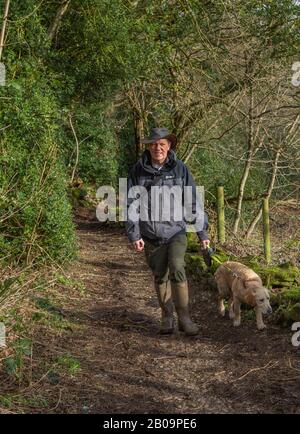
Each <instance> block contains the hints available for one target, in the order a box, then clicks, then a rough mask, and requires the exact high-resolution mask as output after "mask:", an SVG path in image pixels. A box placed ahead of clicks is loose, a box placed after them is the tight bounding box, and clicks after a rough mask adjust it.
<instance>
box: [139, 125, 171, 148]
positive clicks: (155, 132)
mask: <svg viewBox="0 0 300 434" xmlns="http://www.w3.org/2000/svg"><path fill="white" fill-rule="evenodd" d="M160 139H167V140H170V142H171V148H172V149H175V147H176V143H177V137H176V136H175V134H172V133H169V130H168V129H167V128H152V130H151V133H150V136H149V137H146V138H145V139H143V140H142V143H144V144H145V145H147V144H150V143H155V142H156V141H157V140H160Z"/></svg>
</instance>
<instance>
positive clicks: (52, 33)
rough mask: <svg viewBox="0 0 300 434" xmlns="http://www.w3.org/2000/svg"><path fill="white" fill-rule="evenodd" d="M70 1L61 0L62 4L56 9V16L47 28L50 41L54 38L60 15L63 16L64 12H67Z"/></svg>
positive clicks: (60, 18)
mask: <svg viewBox="0 0 300 434" xmlns="http://www.w3.org/2000/svg"><path fill="white" fill-rule="evenodd" d="M70 2H71V0H64V1H63V2H62V4H61V5H60V7H59V8H58V11H57V13H56V16H55V18H54V21H53V23H52V24H51V26H50V27H49V29H48V36H49V39H50V40H51V41H52V40H53V39H54V37H55V35H56V32H57V30H58V27H59V24H60V22H61V20H62V17H63V16H64V14H65V13H66V12H67V9H68V7H69V5H70Z"/></svg>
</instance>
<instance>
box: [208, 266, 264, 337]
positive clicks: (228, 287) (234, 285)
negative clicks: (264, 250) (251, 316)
mask: <svg viewBox="0 0 300 434" xmlns="http://www.w3.org/2000/svg"><path fill="white" fill-rule="evenodd" d="M215 280H216V282H217V287H218V292H219V296H218V309H219V313H220V315H222V316H224V315H225V306H224V299H225V298H228V299H229V317H230V319H233V325H234V326H235V327H237V326H239V325H240V324H241V303H245V304H248V305H250V306H252V307H255V310H256V324H257V328H258V330H263V329H265V328H266V326H265V324H264V322H263V318H262V315H263V314H265V315H270V314H271V313H272V308H271V306H270V296H269V292H268V290H267V289H266V288H264V286H263V284H262V281H261V278H260V277H259V276H258V274H256V273H255V272H254V271H253V270H251V268H249V267H246V265H243V264H241V263H239V262H233V261H228V262H224V264H222V265H220V266H219V267H218V269H217V271H216V273H215Z"/></svg>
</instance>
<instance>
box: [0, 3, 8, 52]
mask: <svg viewBox="0 0 300 434" xmlns="http://www.w3.org/2000/svg"><path fill="white" fill-rule="evenodd" d="M9 3H10V0H6V2H5V5H4V15H3V23H2V28H1V35H0V60H1V58H2V52H3V47H4V38H5V29H6V24H7V18H8V11H9Z"/></svg>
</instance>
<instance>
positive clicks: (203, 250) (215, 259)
mask: <svg viewBox="0 0 300 434" xmlns="http://www.w3.org/2000/svg"><path fill="white" fill-rule="evenodd" d="M201 251H202V252H205V251H208V254H209V255H210V256H211V255H212V254H213V252H214V251H213V249H211V252H209V249H208V248H206V249H201ZM213 260H214V261H216V262H218V263H219V264H220V265H223V267H224V268H226V270H228V271H230V272H231V274H232V275H233V276H234V277H236V278H237V279H240V280H242V278H241V276H239V275H238V274H236V273H235V272H234V271H232V270H231V268H229V267H226V265H225V263H224V262H221V261H219V259H217V258H215V257H214V258H213Z"/></svg>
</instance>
